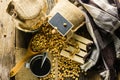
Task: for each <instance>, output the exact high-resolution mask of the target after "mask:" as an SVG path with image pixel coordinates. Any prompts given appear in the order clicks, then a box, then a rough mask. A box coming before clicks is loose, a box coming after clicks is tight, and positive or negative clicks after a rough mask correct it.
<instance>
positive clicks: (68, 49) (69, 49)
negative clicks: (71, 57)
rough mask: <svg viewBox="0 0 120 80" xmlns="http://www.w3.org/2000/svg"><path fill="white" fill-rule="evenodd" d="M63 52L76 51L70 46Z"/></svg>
mask: <svg viewBox="0 0 120 80" xmlns="http://www.w3.org/2000/svg"><path fill="white" fill-rule="evenodd" d="M64 50H66V51H69V52H74V51H76V50H77V49H76V48H74V47H72V46H69V47H67V48H65V49H64Z"/></svg>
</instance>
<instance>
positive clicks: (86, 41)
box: [73, 34, 93, 44]
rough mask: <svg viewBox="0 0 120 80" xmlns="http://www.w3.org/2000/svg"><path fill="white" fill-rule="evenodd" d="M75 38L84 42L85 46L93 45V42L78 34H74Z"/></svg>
mask: <svg viewBox="0 0 120 80" xmlns="http://www.w3.org/2000/svg"><path fill="white" fill-rule="evenodd" d="M73 38H74V39H76V40H78V41H80V42H83V43H85V44H88V43H93V42H92V41H91V40H89V39H87V38H84V37H82V36H79V35H77V34H73Z"/></svg>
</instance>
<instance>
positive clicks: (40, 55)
mask: <svg viewBox="0 0 120 80" xmlns="http://www.w3.org/2000/svg"><path fill="white" fill-rule="evenodd" d="M42 56H43V55H42V54H39V55H35V56H34V57H32V58H31V60H30V62H29V65H30V64H31V62H32V61H33V60H34V59H36V58H37V57H42ZM47 59H48V60H49V62H50V70H49V71H48V72H47V73H46V74H45V75H41V76H38V75H36V74H35V73H33V71H32V70H31V68H30V71H31V72H32V74H33V75H35V76H36V77H45V76H47V75H48V74H49V73H50V71H51V67H52V65H51V61H50V59H49V58H48V57H47Z"/></svg>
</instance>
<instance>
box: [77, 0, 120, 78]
mask: <svg viewBox="0 0 120 80" xmlns="http://www.w3.org/2000/svg"><path fill="white" fill-rule="evenodd" d="M79 2H80V3H81V5H82V6H83V12H84V14H85V17H86V26H87V29H88V31H89V33H90V35H91V37H92V38H93V41H94V44H95V45H96V48H94V49H93V51H92V55H91V56H90V59H89V60H88V61H87V62H86V63H85V64H84V65H82V66H81V69H83V70H84V71H87V70H88V69H90V68H91V67H93V66H94V65H95V64H96V63H97V61H98V58H99V56H100V54H101V56H102V60H103V62H104V66H105V68H106V70H107V73H106V74H104V75H102V76H104V80H116V71H115V66H114V65H115V61H116V56H117V58H119V57H120V54H119V53H120V44H119V43H120V37H119V36H118V35H116V34H115V31H116V30H118V32H119V31H120V29H119V27H120V18H119V12H120V11H119V10H120V8H119V5H118V3H119V1H117V0H114V1H112V0H111V1H110V0H79ZM109 2H110V3H109ZM113 2H114V3H117V4H116V6H117V7H115V6H113V5H112V4H113ZM111 75H112V76H111Z"/></svg>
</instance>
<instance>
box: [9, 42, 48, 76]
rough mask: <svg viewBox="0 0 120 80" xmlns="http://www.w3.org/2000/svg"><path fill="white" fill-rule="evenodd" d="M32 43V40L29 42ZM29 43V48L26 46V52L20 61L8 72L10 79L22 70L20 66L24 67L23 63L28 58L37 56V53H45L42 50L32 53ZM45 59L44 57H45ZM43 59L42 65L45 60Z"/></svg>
mask: <svg viewBox="0 0 120 80" xmlns="http://www.w3.org/2000/svg"><path fill="white" fill-rule="evenodd" d="M31 41H32V40H31ZM31 41H30V43H29V46H28V50H27V52H26V55H25V56H24V57H23V59H22V60H20V61H19V62H18V63H17V64H16V65H15V66H14V67H13V68H12V69H11V71H10V77H13V76H15V75H16V73H17V72H18V71H19V70H20V69H21V68H22V66H23V65H24V63H25V62H26V61H27V60H28V59H29V58H30V57H32V56H33V55H36V54H39V53H42V52H45V51H44V50H42V51H40V52H33V51H32V49H31ZM45 57H46V56H45ZM45 57H44V59H43V61H42V62H43V63H44V60H45Z"/></svg>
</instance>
